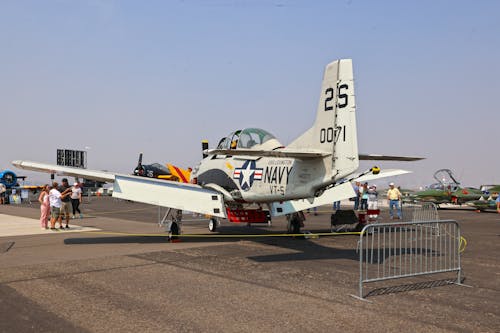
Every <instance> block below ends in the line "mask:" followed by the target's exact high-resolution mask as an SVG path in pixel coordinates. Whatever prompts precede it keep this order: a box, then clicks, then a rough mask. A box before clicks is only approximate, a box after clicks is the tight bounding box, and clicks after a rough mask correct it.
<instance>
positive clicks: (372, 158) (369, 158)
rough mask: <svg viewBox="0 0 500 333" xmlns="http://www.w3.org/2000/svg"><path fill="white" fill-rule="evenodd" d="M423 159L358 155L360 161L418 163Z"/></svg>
mask: <svg viewBox="0 0 500 333" xmlns="http://www.w3.org/2000/svg"><path fill="white" fill-rule="evenodd" d="M423 159H424V157H414V156H390V155H379V154H359V160H360V161H420V160H423Z"/></svg>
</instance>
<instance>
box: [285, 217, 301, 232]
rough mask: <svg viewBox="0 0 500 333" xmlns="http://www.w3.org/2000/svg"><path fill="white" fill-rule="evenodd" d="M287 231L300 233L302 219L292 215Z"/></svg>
mask: <svg viewBox="0 0 500 333" xmlns="http://www.w3.org/2000/svg"><path fill="white" fill-rule="evenodd" d="M287 231H288V233H289V234H299V233H300V219H299V218H297V217H295V216H292V217H291V218H290V220H289V221H288V224H287Z"/></svg>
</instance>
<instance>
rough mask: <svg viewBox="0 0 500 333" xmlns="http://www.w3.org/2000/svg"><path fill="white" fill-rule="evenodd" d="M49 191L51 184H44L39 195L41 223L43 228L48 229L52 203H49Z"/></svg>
mask: <svg viewBox="0 0 500 333" xmlns="http://www.w3.org/2000/svg"><path fill="white" fill-rule="evenodd" d="M49 191H50V186H49V185H48V184H45V185H43V189H42V192H40V195H39V196H38V202H39V203H40V224H41V225H42V230H45V229H48V228H49V226H48V222H49V217H50V204H49Z"/></svg>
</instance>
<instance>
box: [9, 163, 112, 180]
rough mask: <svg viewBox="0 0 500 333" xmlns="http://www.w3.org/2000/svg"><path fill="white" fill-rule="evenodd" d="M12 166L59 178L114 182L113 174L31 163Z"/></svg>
mask: <svg viewBox="0 0 500 333" xmlns="http://www.w3.org/2000/svg"><path fill="white" fill-rule="evenodd" d="M12 165H14V166H15V167H16V168H19V169H24V170H31V171H39V172H46V173H55V174H58V175H61V176H71V177H81V178H85V179H91V180H97V181H100V182H109V183H112V182H114V181H115V174H114V173H111V172H106V171H98V170H89V169H81V168H73V167H67V166H61V165H55V164H47V163H39V162H31V161H12Z"/></svg>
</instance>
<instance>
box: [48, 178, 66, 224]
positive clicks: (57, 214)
mask: <svg viewBox="0 0 500 333" xmlns="http://www.w3.org/2000/svg"><path fill="white" fill-rule="evenodd" d="M58 185H59V184H57V182H53V183H52V189H51V190H50V191H49V204H50V230H56V221H58V222H59V226H60V229H62V228H63V227H62V221H61V192H59V191H58V189H57V187H58Z"/></svg>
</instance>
